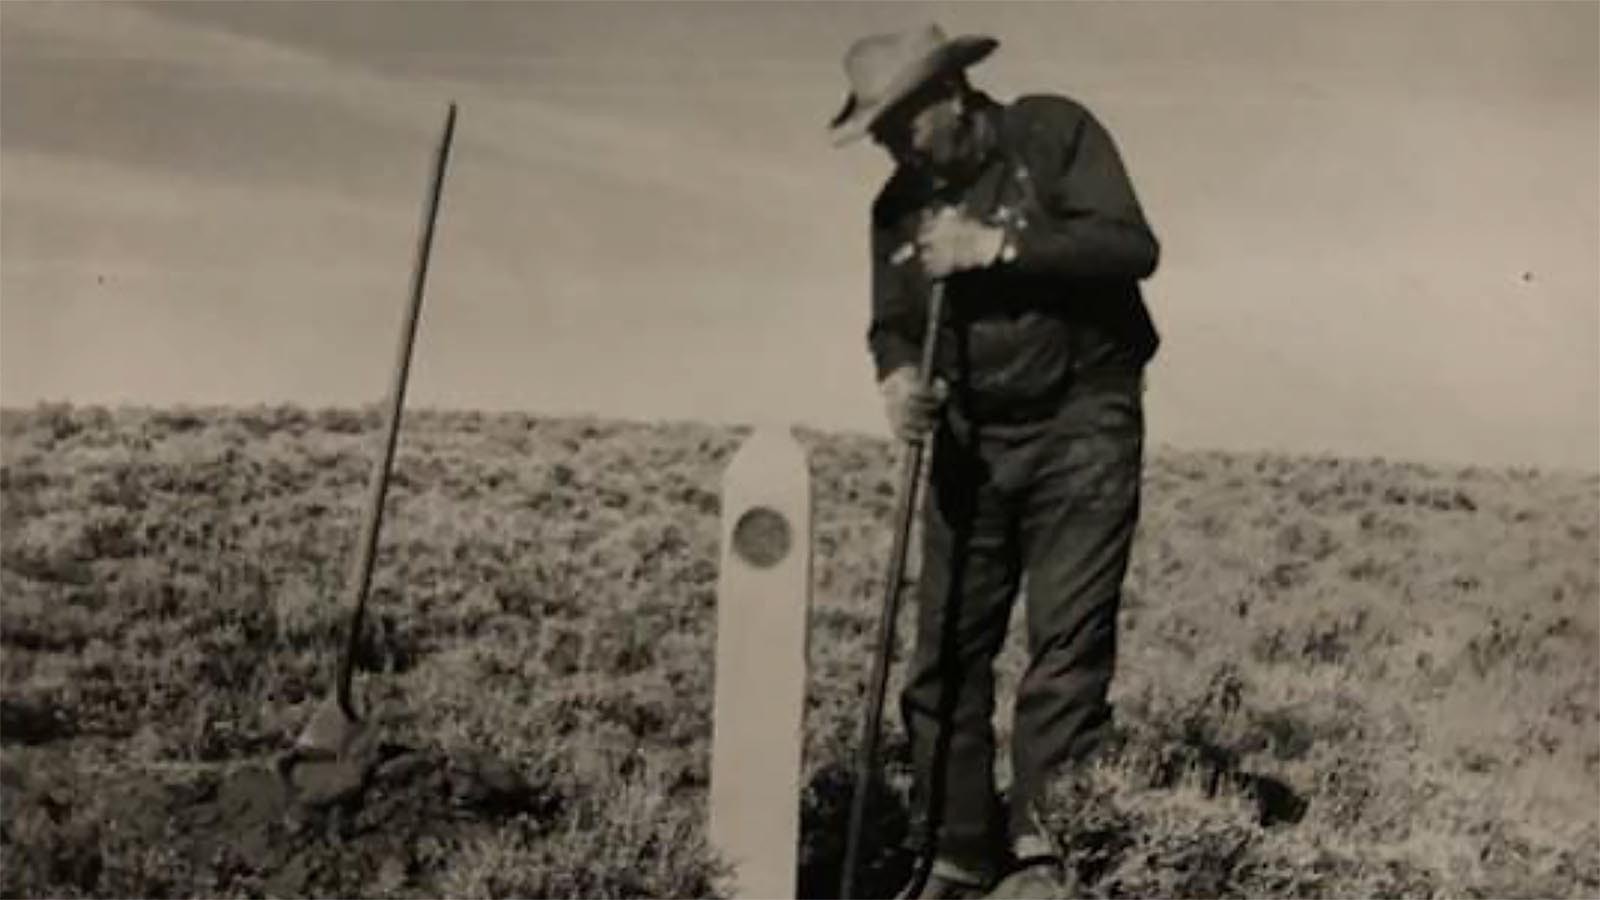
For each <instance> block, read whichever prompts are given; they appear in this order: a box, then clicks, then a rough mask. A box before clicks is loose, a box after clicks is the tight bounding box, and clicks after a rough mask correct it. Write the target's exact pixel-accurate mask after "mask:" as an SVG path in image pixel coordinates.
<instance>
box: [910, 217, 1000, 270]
mask: <svg viewBox="0 0 1600 900" xmlns="http://www.w3.org/2000/svg"><path fill="white" fill-rule="evenodd" d="M1004 244H1005V231H1004V230H1003V229H1001V228H997V227H995V226H992V225H985V224H983V223H982V222H978V221H975V220H973V219H969V218H967V217H966V216H964V215H962V214H961V213H959V212H957V211H956V210H955V209H953V208H951V207H948V206H947V207H944V208H943V209H941V210H939V211H938V212H937V213H934V214H933V215H931V216H929V217H928V218H926V219H924V220H923V222H922V226H921V227H920V228H918V229H917V251H918V253H919V255H920V256H921V257H922V268H923V270H924V271H926V272H927V273H928V277H929V278H943V277H945V276H946V275H950V274H953V273H955V272H963V271H966V270H967V269H982V268H985V267H987V266H989V265H992V264H993V263H994V261H995V260H996V259H999V257H1000V249H1001V247H1003V246H1004Z"/></svg>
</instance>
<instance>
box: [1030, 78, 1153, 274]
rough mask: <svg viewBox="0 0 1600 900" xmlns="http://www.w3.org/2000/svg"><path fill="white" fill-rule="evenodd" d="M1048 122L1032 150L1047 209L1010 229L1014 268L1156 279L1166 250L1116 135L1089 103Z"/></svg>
mask: <svg viewBox="0 0 1600 900" xmlns="http://www.w3.org/2000/svg"><path fill="white" fill-rule="evenodd" d="M1040 119H1041V120H1040V121H1039V122H1036V123H1035V126H1034V129H1033V135H1032V140H1031V141H1030V143H1031V144H1032V145H1033V147H1034V149H1035V151H1036V152H1034V153H1030V154H1028V155H1029V156H1030V157H1031V158H1036V159H1038V160H1040V163H1041V164H1040V165H1038V166H1036V167H1034V171H1033V172H1031V173H1029V177H1030V178H1032V179H1034V182H1035V183H1034V185H1033V187H1034V190H1035V191H1036V192H1037V197H1038V201H1039V206H1040V207H1041V209H1039V210H1036V211H1034V213H1033V214H1031V215H1026V216H1024V217H1022V219H1020V220H1017V221H1013V222H1012V223H1011V224H1010V225H1009V226H1008V228H1007V235H1006V240H1007V242H1008V245H1009V248H1010V249H1011V250H1012V251H1013V252H1014V256H1013V257H1012V260H1011V265H1012V266H1014V267H1015V269H1016V270H1017V271H1020V272H1025V273H1029V274H1043V275H1061V276H1066V277H1072V278H1118V279H1121V278H1131V279H1143V278H1148V277H1149V276H1150V275H1151V274H1153V273H1154V272H1155V270H1156V266H1157V264H1158V262H1159V261H1160V255H1161V247H1160V244H1159V243H1158V242H1157V240H1156V237H1155V234H1154V233H1153V232H1152V231H1151V229H1150V226H1149V224H1148V223H1147V222H1146V221H1145V216H1144V211H1143V210H1142V209H1141V208H1140V205H1139V200H1138V197H1137V196H1136V194H1135V193H1134V190H1133V185H1132V183H1131V182H1130V181H1129V178H1128V173H1127V171H1126V169H1125V168H1124V166H1123V162H1122V158H1121V155H1120V154H1119V152H1118V151H1117V147H1116V144H1115V143H1114V142H1113V140H1112V138H1111V135H1110V133H1109V132H1107V131H1106V129H1105V127H1104V126H1103V125H1102V124H1101V123H1100V122H1099V121H1098V120H1097V119H1096V118H1095V117H1094V116H1093V114H1091V113H1089V112H1088V111H1087V110H1084V109H1082V108H1081V107H1073V108H1072V109H1071V110H1067V109H1064V108H1061V107H1052V108H1050V109H1049V110H1048V111H1047V112H1046V114H1045V115H1042V116H1041V117H1040ZM1040 212H1042V213H1043V215H1039V213H1040Z"/></svg>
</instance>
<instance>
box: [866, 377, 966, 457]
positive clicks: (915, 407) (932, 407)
mask: <svg viewBox="0 0 1600 900" xmlns="http://www.w3.org/2000/svg"><path fill="white" fill-rule="evenodd" d="M878 389H879V391H880V392H881V393H882V394H883V402H884V407H885V408H886V410H887V412H888V417H889V430H890V431H892V432H894V436H895V437H896V438H899V439H900V440H902V441H906V442H907V443H914V442H917V441H921V440H922V439H923V438H924V437H926V436H927V434H928V432H930V431H932V430H933V423H934V419H935V418H936V417H937V416H938V414H939V409H940V407H942V406H943V405H944V402H945V400H946V399H948V398H949V395H950V388H949V385H947V384H945V382H944V379H942V378H935V379H934V381H933V385H932V387H929V388H926V389H924V388H923V387H922V386H921V385H920V384H919V383H918V378H917V370H916V369H914V368H912V367H911V366H904V367H901V368H899V369H896V370H894V371H893V372H891V373H889V375H888V376H886V377H885V378H884V379H883V381H882V382H880V383H879V385H878Z"/></svg>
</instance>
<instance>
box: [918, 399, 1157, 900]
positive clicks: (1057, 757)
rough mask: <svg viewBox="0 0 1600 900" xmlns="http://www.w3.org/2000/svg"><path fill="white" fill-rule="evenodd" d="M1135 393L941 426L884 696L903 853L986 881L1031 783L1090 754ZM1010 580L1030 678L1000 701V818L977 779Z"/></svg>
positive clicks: (1134, 493)
mask: <svg viewBox="0 0 1600 900" xmlns="http://www.w3.org/2000/svg"><path fill="white" fill-rule="evenodd" d="M1142 394H1143V390H1142V383H1141V381H1140V380H1139V379H1138V378H1137V377H1131V378H1124V379H1116V380H1112V381H1110V382H1109V383H1104V384H1100V383H1096V384H1088V383H1085V384H1082V385H1076V386H1074V388H1073V389H1072V390H1071V391H1070V392H1069V393H1068V395H1067V397H1066V398H1065V399H1064V400H1063V402H1062V405H1061V406H1060V407H1059V409H1058V410H1057V412H1056V413H1055V414H1053V415H1051V416H1050V417H1049V418H1048V419H1047V420H1045V421H1043V422H1040V423H1036V424H1030V425H1026V426H1017V425H1008V426H994V427H987V426H984V425H982V424H974V423H973V422H971V421H968V420H965V419H964V418H963V417H962V416H960V415H959V414H958V413H957V412H956V411H955V410H952V411H951V413H950V414H948V415H947V416H946V417H945V419H944V421H943V422H942V423H941V425H940V426H939V428H938V429H937V432H936V434H935V438H934V445H933V448H932V451H931V453H932V459H931V466H930V470H931V476H930V486H929V493H928V498H927V503H926V505H925V507H924V534H923V557H922V570H921V576H920V578H919V583H918V592H917V603H918V608H917V625H916V636H915V640H916V646H915V651H914V654H913V659H912V661H911V663H910V666H909V669H908V671H907V680H906V686H905V689H904V692H903V693H902V695H901V715H902V717H903V720H904V724H905V728H906V733H907V735H908V736H909V738H910V741H911V750H912V760H913V768H914V773H915V781H914V787H913V797H912V803H913V809H912V819H913V839H914V840H916V841H918V842H919V843H921V844H922V845H923V848H924V849H925V850H926V851H931V853H932V854H934V855H936V856H937V857H938V858H939V859H940V860H942V861H945V862H946V863H950V864H954V865H956V866H958V867H960V868H962V869H964V870H967V871H976V872H993V871H994V868H995V866H996V864H997V861H998V860H999V859H1001V858H1003V854H1004V853H1005V852H1006V851H1007V850H1008V849H1009V846H1008V841H1010V842H1012V845H1014V843H1015V842H1016V841H1017V840H1018V839H1019V838H1022V837H1023V836H1024V835H1032V836H1033V838H1032V839H1033V840H1035V841H1037V839H1038V837H1040V836H1042V835H1040V829H1039V826H1038V824H1037V819H1036V816H1035V813H1034V809H1035V803H1036V801H1037V800H1038V799H1039V798H1040V796H1041V794H1042V792H1043V791H1044V790H1045V789H1046V788H1047V786H1048V781H1049V779H1050V778H1051V777H1052V776H1053V775H1055V774H1058V773H1059V772H1060V771H1061V770H1062V768H1063V767H1064V766H1069V765H1072V764H1074V763H1077V762H1079V761H1082V760H1083V759H1085V758H1086V757H1087V756H1088V755H1089V754H1090V753H1091V752H1092V751H1094V750H1095V749H1096V748H1097V746H1098V745H1099V744H1100V742H1101V741H1102V739H1103V738H1104V737H1105V736H1106V732H1107V730H1108V729H1109V726H1110V723H1111V708H1110V706H1109V704H1108V702H1107V692H1108V690H1109V688H1110V684H1111V678H1112V671H1113V667H1114V663H1115V657H1116V646H1117V611H1118V606H1119V603H1120V599H1121V590H1122V581H1123V578H1124V576H1125V574H1126V571H1127V566H1128V557H1129V549H1130V546H1131V544H1132V540H1133V535H1134V530H1135V526H1136V523H1137V519H1138V509H1139V498H1140V479H1141V469H1142V466H1143V452H1144V415H1143V402H1142V400H1143V397H1142ZM1024 574H1025V575H1026V608H1025V612H1026V616H1027V641H1028V651H1029V655H1030V662H1029V665H1028V669H1027V672H1026V674H1025V675H1024V676H1023V678H1022V681H1021V683H1020V685H1019V687H1018V690H1017V695H1016V707H1015V724H1014V733H1013V738H1012V743H1011V759H1012V771H1013V782H1012V786H1011V790H1010V793H1009V798H1008V799H1009V811H1007V810H1003V809H1002V807H1001V803H1000V799H999V797H998V793H997V789H996V784H995V773H994V762H995V758H996V757H995V753H996V749H995V735H994V729H993V726H992V718H993V713H994V709H995V696H994V692H995V680H994V660H995V656H996V654H997V653H998V652H999V650H1000V649H1001V647H1002V645H1003V644H1004V641H1005V636H1006V632H1007V625H1008V621H1009V619H1010V616H1011V611H1012V605H1013V599H1014V598H1015V597H1016V596H1017V593H1018V590H1019V587H1021V584H1022V578H1023V576H1024Z"/></svg>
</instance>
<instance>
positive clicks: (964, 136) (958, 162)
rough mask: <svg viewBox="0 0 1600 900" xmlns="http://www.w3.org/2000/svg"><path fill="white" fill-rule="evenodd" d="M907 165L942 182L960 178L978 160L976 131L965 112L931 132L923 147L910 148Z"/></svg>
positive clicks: (968, 174)
mask: <svg viewBox="0 0 1600 900" xmlns="http://www.w3.org/2000/svg"><path fill="white" fill-rule="evenodd" d="M911 156H912V162H911V165H912V167H913V168H915V169H916V170H917V171H919V172H921V173H922V174H924V175H926V176H928V177H930V178H933V179H935V180H937V181H943V182H958V181H964V180H966V179H967V178H970V177H971V176H972V175H974V174H975V172H976V169H977V164H978V163H979V162H980V160H979V153H978V140H977V133H976V130H975V129H974V127H973V124H972V120H971V119H969V118H968V117H966V116H962V117H961V118H960V119H958V120H956V121H955V122H953V123H951V126H950V127H949V128H948V129H945V130H944V131H941V132H940V133H939V134H938V135H936V136H935V138H934V140H933V141H932V142H931V145H930V146H929V147H928V148H927V150H925V151H913V152H912V154H911Z"/></svg>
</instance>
